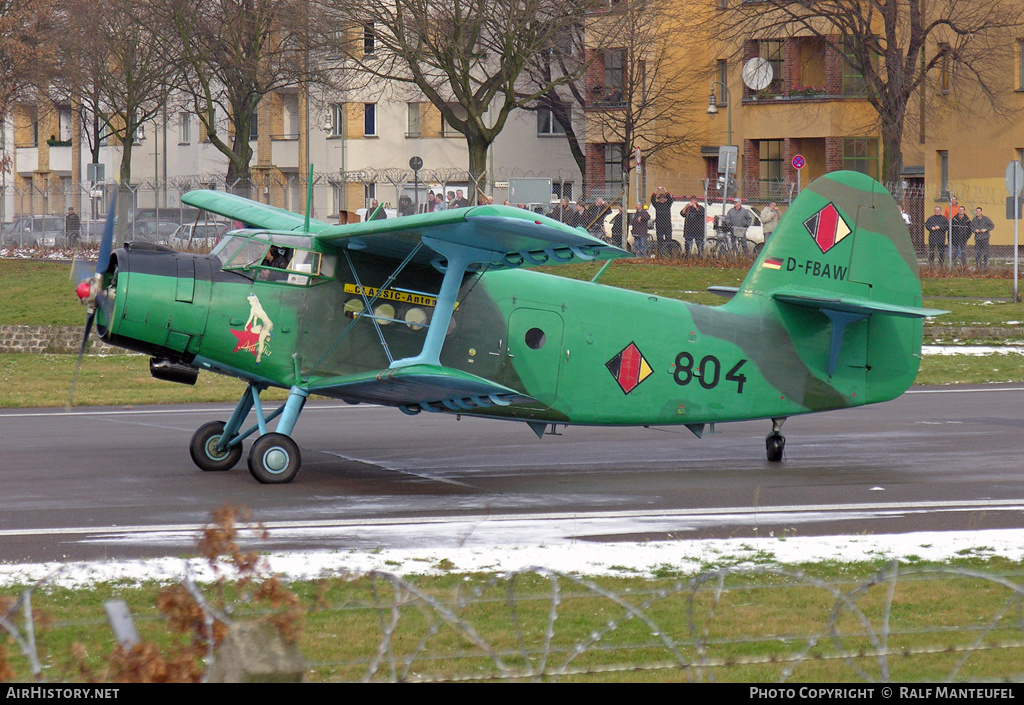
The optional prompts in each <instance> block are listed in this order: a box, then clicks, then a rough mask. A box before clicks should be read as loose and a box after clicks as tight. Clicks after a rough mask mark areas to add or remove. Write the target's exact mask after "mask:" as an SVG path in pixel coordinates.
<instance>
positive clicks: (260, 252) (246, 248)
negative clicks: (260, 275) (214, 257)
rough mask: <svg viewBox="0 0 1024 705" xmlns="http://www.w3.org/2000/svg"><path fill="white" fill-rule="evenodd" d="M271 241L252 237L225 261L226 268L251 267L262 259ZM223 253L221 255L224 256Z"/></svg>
mask: <svg viewBox="0 0 1024 705" xmlns="http://www.w3.org/2000/svg"><path fill="white" fill-rule="evenodd" d="M269 246H270V243H268V242H265V241H263V240H257V239H256V238H254V237H251V238H249V239H247V240H246V241H245V243H244V244H243V245H242V246H241V247H239V248H238V249H237V250H235V252H234V253H232V254H231V255H230V256H229V257H228V259H227V260H225V261H224V269H235V268H238V267H251V266H253V265H254V264H257V263H258V262H260V261H262V260H263V258H264V256H265V255H266V254H267V248H268V247H269ZM223 256H224V255H223V254H221V255H220V257H222V258H223Z"/></svg>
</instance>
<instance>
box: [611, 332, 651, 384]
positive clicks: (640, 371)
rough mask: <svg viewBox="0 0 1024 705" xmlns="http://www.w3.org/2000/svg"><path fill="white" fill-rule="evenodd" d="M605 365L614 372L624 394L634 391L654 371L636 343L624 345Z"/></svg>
mask: <svg viewBox="0 0 1024 705" xmlns="http://www.w3.org/2000/svg"><path fill="white" fill-rule="evenodd" d="M605 367H607V368H608V371H609V372H611V373H612V377H614V378H615V381H616V382H618V384H619V387H620V388H621V389H622V391H623V393H624V394H629V393H630V392H632V391H633V390H634V389H636V388H637V386H639V384H640V383H641V382H643V381H644V380H645V379H647V378H648V377H650V376H651V374H652V373H653V372H654V370H652V369H651V366H650V364H648V362H647V360H646V359H645V358H644V356H643V353H641V352H640V349H639V348H638V347H637V346H636V343H630V344H629V345H627V346H626V347H624V348H623V349H622V350H621V351H620V352H619V353H618V354H617V355H616V356H615V357H613V358H612V359H611V360H609V361H608V362H606V363H605Z"/></svg>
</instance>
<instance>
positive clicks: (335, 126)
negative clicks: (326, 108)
mask: <svg viewBox="0 0 1024 705" xmlns="http://www.w3.org/2000/svg"><path fill="white" fill-rule="evenodd" d="M330 120H331V122H330V126H329V128H328V134H329V135H330V136H331V137H341V136H342V135H344V134H345V131H344V128H345V109H344V107H342V105H341V103H332V104H331V117H330Z"/></svg>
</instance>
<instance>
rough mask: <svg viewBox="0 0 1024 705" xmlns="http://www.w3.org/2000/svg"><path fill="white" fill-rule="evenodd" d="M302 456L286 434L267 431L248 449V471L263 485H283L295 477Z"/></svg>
mask: <svg viewBox="0 0 1024 705" xmlns="http://www.w3.org/2000/svg"><path fill="white" fill-rule="evenodd" d="M301 463H302V457H301V456H300V454H299V447H298V446H297V445H296V444H295V441H293V440H292V439H291V438H289V437H288V436H285V435H284V434H281V433H267V434H265V435H263V436H260V437H259V438H257V439H256V442H255V443H253V444H252V448H250V449H249V472H250V473H252V476H253V477H255V478H256V481H257V482H261V483H263V484H264V485H283V484H286V483H288V482H291V481H292V480H293V479H295V475H296V474H297V473H298V472H299V465H300V464H301Z"/></svg>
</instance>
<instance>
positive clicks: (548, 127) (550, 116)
mask: <svg viewBox="0 0 1024 705" xmlns="http://www.w3.org/2000/svg"><path fill="white" fill-rule="evenodd" d="M564 134H565V128H564V127H562V124H561V123H560V122H558V120H556V119H555V114H554V113H553V112H551V111H550V110H548V109H547V108H540V109H538V110H537V135H538V136H541V137H548V136H551V135H564Z"/></svg>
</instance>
